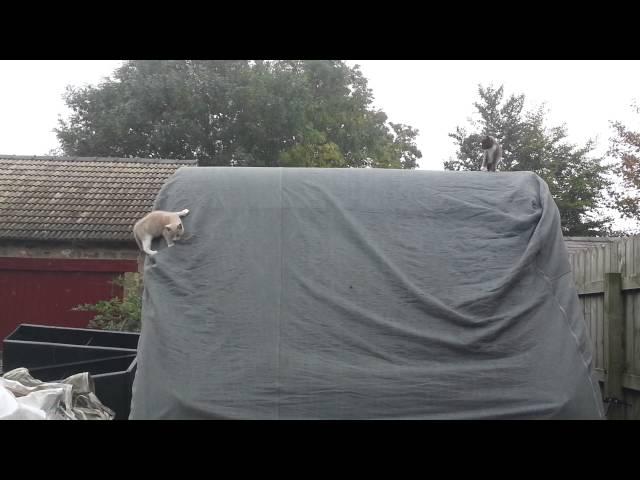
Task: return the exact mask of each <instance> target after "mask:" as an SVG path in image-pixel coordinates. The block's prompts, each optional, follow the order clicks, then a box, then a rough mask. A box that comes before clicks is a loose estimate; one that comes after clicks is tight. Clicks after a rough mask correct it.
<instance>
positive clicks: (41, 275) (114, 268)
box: [0, 258, 138, 350]
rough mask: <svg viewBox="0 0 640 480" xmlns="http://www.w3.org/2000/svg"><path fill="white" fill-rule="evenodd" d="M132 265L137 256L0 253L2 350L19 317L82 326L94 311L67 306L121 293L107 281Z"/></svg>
mask: <svg viewBox="0 0 640 480" xmlns="http://www.w3.org/2000/svg"><path fill="white" fill-rule="evenodd" d="M136 271H138V266H137V262H136V261H135V260H68V259H51V258H46V259H45V258H0V350H1V349H2V344H1V341H2V340H3V339H4V338H5V337H6V336H8V335H9V334H10V333H11V332H13V330H15V329H16V327H17V326H18V325H19V324H21V323H33V324H37V325H55V326H62V327H79V328H84V327H86V326H87V324H88V322H89V320H91V318H93V315H94V314H93V313H92V312H73V311H71V308H73V307H75V306H76V305H78V304H80V303H96V302H97V301H99V300H108V299H110V298H113V297H114V296H116V295H117V296H121V295H122V289H121V288H120V287H118V286H116V285H113V284H111V283H110V282H111V281H112V280H113V279H114V278H115V277H117V276H118V275H121V274H123V273H124V272H136Z"/></svg>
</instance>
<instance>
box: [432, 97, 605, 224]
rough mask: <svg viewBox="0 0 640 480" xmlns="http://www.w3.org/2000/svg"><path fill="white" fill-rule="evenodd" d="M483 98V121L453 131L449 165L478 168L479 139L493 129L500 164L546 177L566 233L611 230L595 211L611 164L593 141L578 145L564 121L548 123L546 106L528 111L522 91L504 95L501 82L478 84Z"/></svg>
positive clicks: (601, 201) (479, 106)
mask: <svg viewBox="0 0 640 480" xmlns="http://www.w3.org/2000/svg"><path fill="white" fill-rule="evenodd" d="M478 93H479V96H480V101H479V102H476V103H474V107H475V108H476V110H477V112H478V113H479V114H480V120H479V121H470V123H471V130H470V131H467V130H466V129H465V128H463V127H457V128H456V131H455V132H454V133H451V134H449V136H450V137H451V138H453V139H454V140H455V142H456V144H457V145H458V151H457V152H456V158H455V159H451V160H449V161H447V162H445V163H444V164H445V169H447V170H479V169H480V165H481V163H482V148H481V146H480V141H481V139H482V137H483V136H484V135H492V136H494V137H496V139H497V140H498V141H499V142H500V144H501V145H502V148H503V160H502V164H501V166H500V168H499V169H500V170H503V171H515V170H528V171H532V172H535V173H536V174H538V175H539V176H540V177H542V178H543V179H544V180H545V181H546V182H547V184H548V185H549V190H550V191H551V195H552V196H553V198H554V200H555V202H556V205H557V206H558V209H559V211H560V217H561V221H562V230H563V233H564V234H565V235H568V236H594V235H601V234H606V233H608V232H609V229H608V223H609V222H610V221H611V219H610V218H605V217H598V216H597V214H596V213H595V212H596V211H597V210H598V209H599V208H601V207H604V206H605V198H604V193H605V192H606V190H607V189H608V188H609V187H610V184H611V182H610V181H609V180H608V179H607V178H606V174H607V173H609V168H608V167H607V166H605V165H603V164H602V159H601V158H594V157H591V156H590V153H591V151H592V150H593V149H594V144H593V142H592V141H588V142H587V143H586V145H584V146H582V147H578V146H576V145H572V144H570V143H568V142H567V140H566V137H567V130H566V127H565V126H564V125H562V126H557V127H551V128H549V127H547V126H546V125H545V112H544V110H543V108H542V107H539V108H538V109H536V110H533V111H528V112H527V111H524V100H525V96H524V95H511V96H510V97H508V98H506V99H505V98H504V90H503V87H502V86H501V87H499V88H497V89H495V88H492V87H487V88H483V87H482V86H480V87H479V88H478Z"/></svg>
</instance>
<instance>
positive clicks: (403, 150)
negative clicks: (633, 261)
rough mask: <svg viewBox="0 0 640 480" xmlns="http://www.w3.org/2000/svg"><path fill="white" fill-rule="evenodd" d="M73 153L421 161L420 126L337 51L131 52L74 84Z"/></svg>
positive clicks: (220, 160) (311, 163)
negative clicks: (159, 55)
mask: <svg viewBox="0 0 640 480" xmlns="http://www.w3.org/2000/svg"><path fill="white" fill-rule="evenodd" d="M65 101H66V103H67V105H68V106H69V107H70V108H71V110H72V114H71V116H70V118H69V119H68V120H67V121H64V120H59V128H57V129H56V134H57V137H58V140H59V141H60V145H61V148H62V149H63V151H64V152H65V154H67V155H79V156H114V157H147V158H173V159H190V158H196V159H198V161H199V164H200V165H203V166H206V165H238V166H267V167H270V166H306V167H364V166H372V167H383V168H415V167H416V166H417V160H418V159H419V158H421V156H422V154H421V152H420V151H419V150H418V148H417V147H416V144H415V139H416V136H417V134H418V131H417V130H415V129H413V128H411V127H409V126H405V125H399V124H394V123H390V122H387V116H386V115H385V113H384V112H382V111H380V110H374V109H373V107H372V102H373V95H372V92H371V90H370V89H369V88H368V86H367V80H366V79H365V78H364V77H363V76H362V73H361V72H360V70H359V68H358V67H357V66H355V67H353V68H351V67H349V66H347V65H346V64H345V63H344V62H342V61H336V60H277V61H262V60H258V61H246V60H234V61H231V60H208V61H204V60H179V61H173V60H171V61H169V60H167V61H164V60H135V61H127V62H125V63H124V65H123V66H122V67H121V68H119V69H117V70H116V71H115V72H114V75H113V78H112V79H109V80H106V81H105V82H103V83H102V84H100V85H98V86H88V87H80V88H73V87H69V88H68V89H67V92H66V95H65Z"/></svg>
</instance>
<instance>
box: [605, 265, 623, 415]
mask: <svg viewBox="0 0 640 480" xmlns="http://www.w3.org/2000/svg"><path fill="white" fill-rule="evenodd" d="M604 315H605V318H604V320H605V324H607V325H608V328H609V355H608V358H607V363H608V365H607V376H606V380H605V385H604V397H605V399H608V401H609V403H608V404H607V407H608V415H607V417H608V418H609V419H610V420H622V419H624V413H625V412H624V410H625V409H624V404H623V402H624V396H623V391H622V376H623V374H624V368H625V365H624V363H625V355H624V348H625V338H624V332H625V329H624V320H625V319H624V303H623V300H622V275H621V274H620V273H605V274H604ZM618 402H620V403H618Z"/></svg>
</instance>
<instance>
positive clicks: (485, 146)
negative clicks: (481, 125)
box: [480, 136, 502, 172]
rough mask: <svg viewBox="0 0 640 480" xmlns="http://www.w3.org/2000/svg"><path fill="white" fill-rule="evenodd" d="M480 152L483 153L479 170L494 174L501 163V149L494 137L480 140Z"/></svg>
mask: <svg viewBox="0 0 640 480" xmlns="http://www.w3.org/2000/svg"><path fill="white" fill-rule="evenodd" d="M482 150H484V152H483V155H482V166H481V167H480V170H486V171H488V172H495V171H496V167H497V166H498V165H499V164H500V162H501V161H502V147H501V146H500V144H499V143H498V141H497V140H496V139H495V138H494V137H491V136H486V137H484V138H483V139H482Z"/></svg>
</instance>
